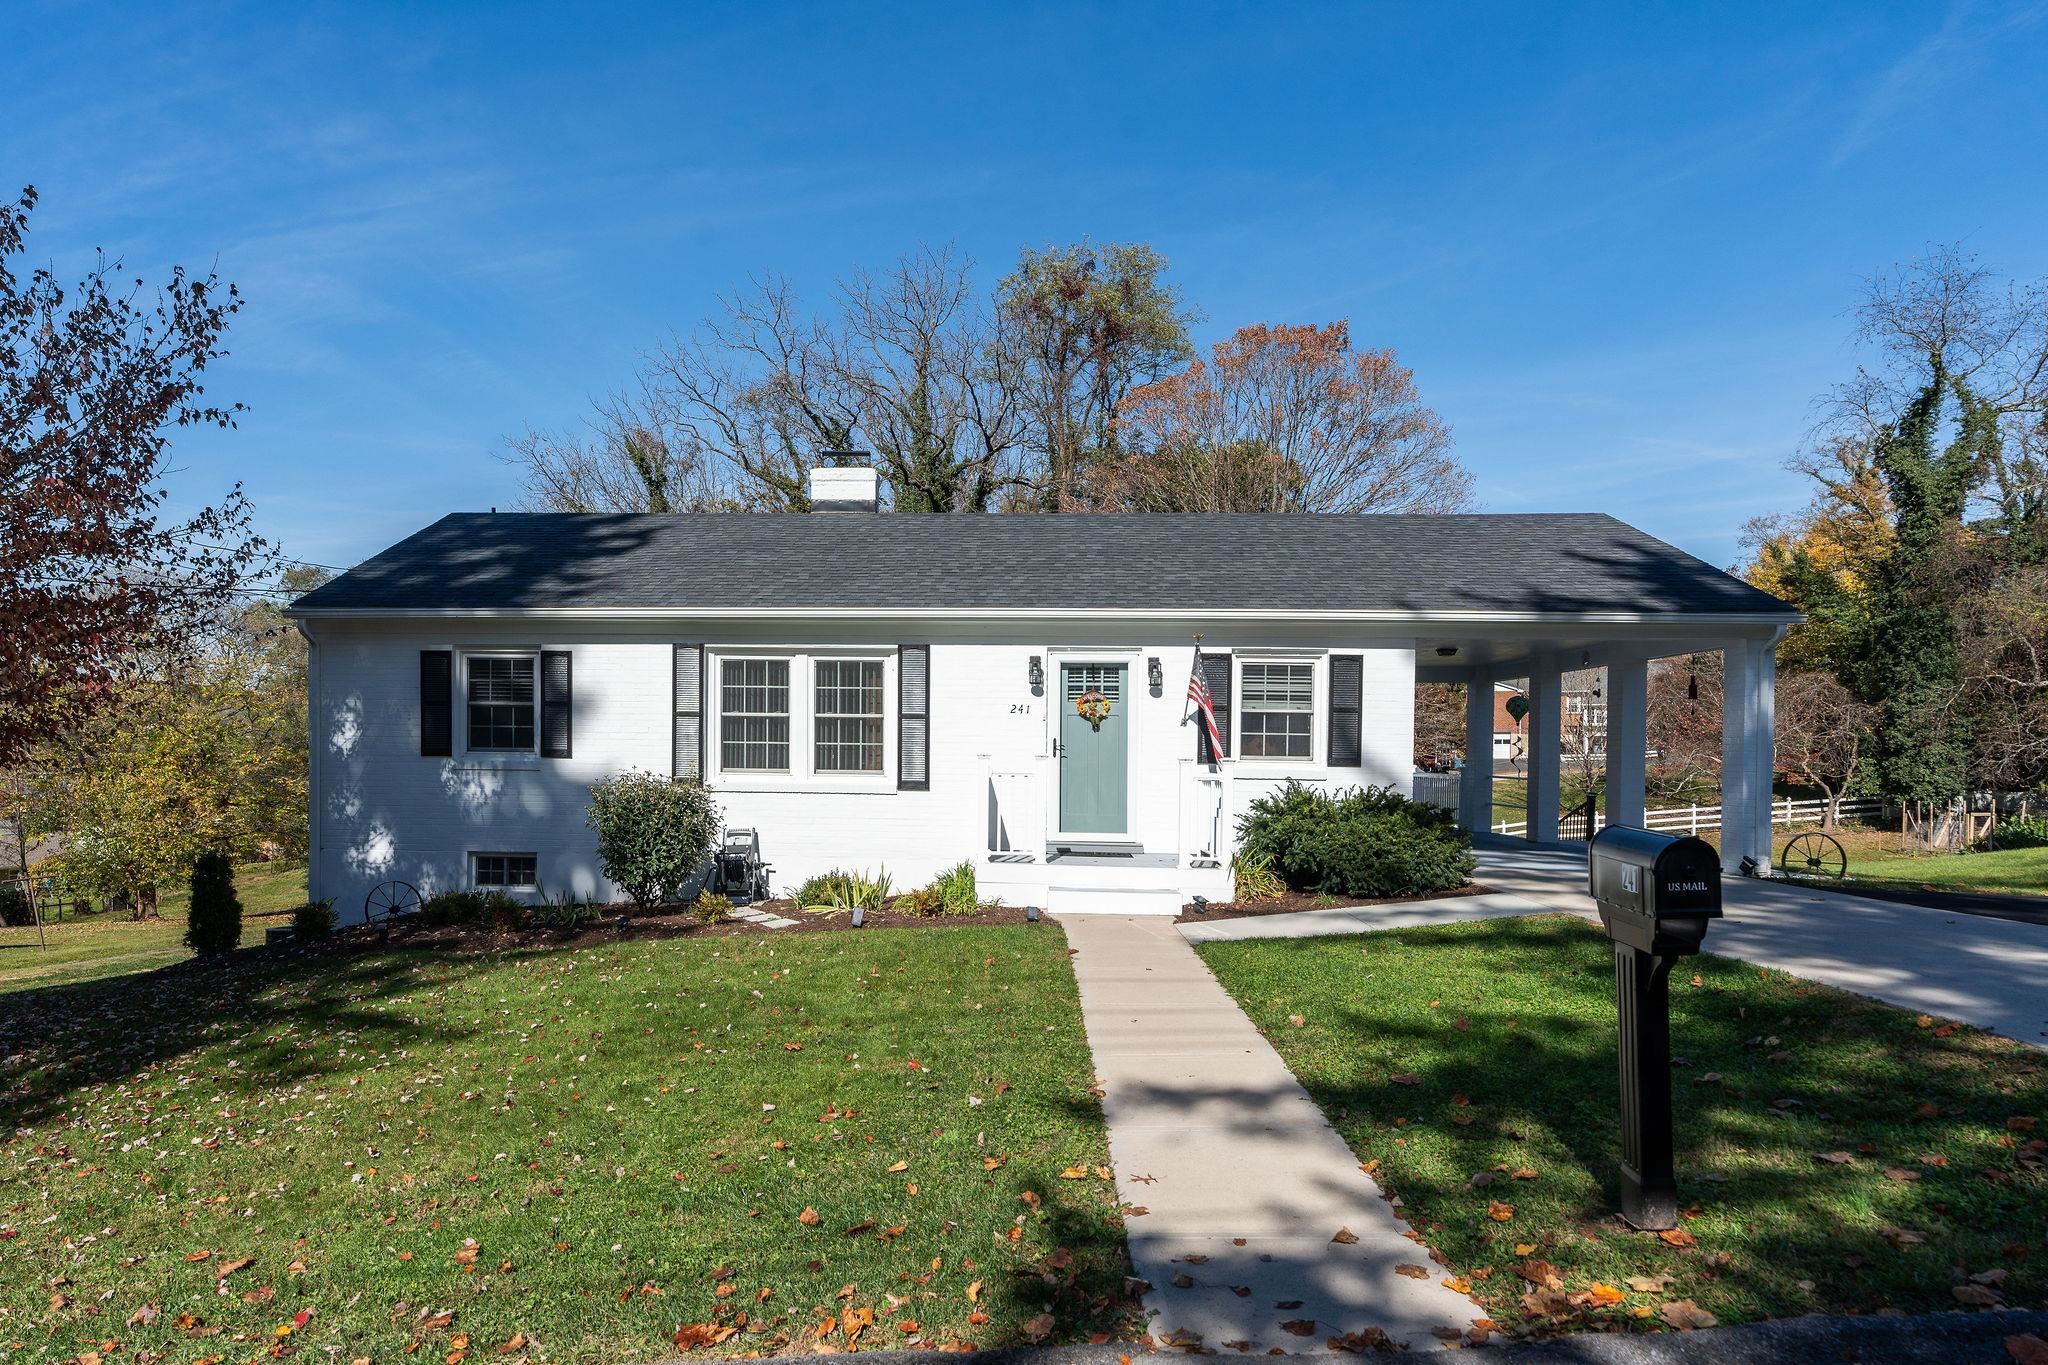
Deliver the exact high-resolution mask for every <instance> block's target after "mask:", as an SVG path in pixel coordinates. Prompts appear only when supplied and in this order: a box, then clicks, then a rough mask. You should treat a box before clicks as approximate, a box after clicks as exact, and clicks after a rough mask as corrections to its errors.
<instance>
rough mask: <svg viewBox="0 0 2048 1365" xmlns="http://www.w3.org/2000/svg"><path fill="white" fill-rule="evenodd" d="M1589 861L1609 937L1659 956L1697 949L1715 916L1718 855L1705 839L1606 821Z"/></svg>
mask: <svg viewBox="0 0 2048 1365" xmlns="http://www.w3.org/2000/svg"><path fill="white" fill-rule="evenodd" d="M1587 861H1588V862H1589V864H1590V868H1589V873H1590V876H1589V880H1590V881H1591V883H1592V886H1591V890H1592V893H1593V899H1594V901H1595V902H1596V903H1598V905H1599V906H1600V918H1601V920H1602V922H1604V923H1605V924H1606V925H1607V936H1608V937H1609V938H1611V939H1613V940H1614V941H1615V942H1616V943H1626V944H1628V945H1629V946H1630V947H1632V948H1637V949H1640V950H1641V951H1643V952H1646V953H1656V954H1659V955H1660V956H1662V955H1669V956H1674V957H1676V956H1682V955H1684V954H1686V953H1696V952H1698V951H1699V950H1700V941H1701V940H1702V939H1704V938H1705V937H1706V936H1707V921H1708V920H1710V919H1719V918H1720V917H1721V855H1720V854H1718V853H1716V852H1715V851H1714V846H1713V845H1712V844H1709V843H1708V842H1707V841H1706V840H1704V839H1695V838H1693V837H1691V836H1690V835H1683V834H1658V833H1657V832H1656V831H1654V830H1647V829H1631V828H1629V827H1628V826H1627V825H1609V826H1608V827H1607V828H1606V829H1603V830H1601V831H1600V832H1599V833H1598V834H1596V835H1594V836H1593V842H1592V844H1591V845H1590V851H1589V853H1588V858H1587Z"/></svg>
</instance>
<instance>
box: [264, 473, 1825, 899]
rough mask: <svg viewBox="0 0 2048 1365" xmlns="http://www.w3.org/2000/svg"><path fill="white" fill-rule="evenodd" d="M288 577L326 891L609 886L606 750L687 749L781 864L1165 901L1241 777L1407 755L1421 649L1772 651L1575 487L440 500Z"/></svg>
mask: <svg viewBox="0 0 2048 1365" xmlns="http://www.w3.org/2000/svg"><path fill="white" fill-rule="evenodd" d="M842 472H843V473H851V472H852V471H842ZM859 474H860V475H866V476H867V477H868V478H870V479H871V478H872V475H871V474H867V471H859ZM867 487H868V490H869V494H868V495H869V496H872V487H873V486H872V484H871V483H870V484H869V485H868V486H867ZM1561 581H1571V582H1573V583H1575V584H1576V589H1575V591H1574V592H1571V593H1565V594H1563V595H1561V594H1560V589H1559V584H1560V582H1561ZM1523 584H1526V585H1528V586H1526V587H1525V586H1522V585H1523ZM292 611H293V614H294V616H295V617H296V618H297V619H298V622H299V624H300V627H301V629H302V630H304V632H305V634H306V636H307V638H308V640H309V642H310V644H311V660H312V662H311V683H310V711H311V733H312V794H313V795H312V811H311V847H312V866H311V872H310V880H311V892H312V894H313V895H314V896H316V897H333V898H334V900H335V903H336V908H337V910H338V911H340V912H341V914H342V916H343V917H344V919H350V918H354V917H357V916H359V915H360V914H361V908H362V904H363V899H364V896H365V894H366V893H367V892H368V891H369V890H370V889H371V888H372V887H373V886H375V885H377V884H378V883H380V882H384V881H387V880H403V881H406V882H409V883H412V884H414V885H415V886H417V887H418V888H419V889H420V890H421V891H423V892H431V891H433V890H436V889H442V888H448V887H456V886H471V885H505V886H508V887H511V888H514V889H518V890H522V891H527V890H531V889H533V888H535V887H537V888H539V889H540V890H544V891H546V892H549V893H553V892H573V893H575V894H578V895H586V896H597V897H601V898H605V899H612V898H614V897H616V896H617V895H618V894H619V893H618V892H617V889H616V888H614V887H613V886H611V885H610V884H609V883H608V882H607V881H606V879H605V878H604V876H603V874H602V872H601V870H600V869H599V867H598V863H597V858H596V854H595V847H594V839H593V836H592V834H591V832H590V831H589V829H588V828H587V826H586V823H585V812H586V808H587V803H588V795H589V787H590V784H591V783H593V782H594V781H596V780H597V779H599V778H601V777H603V776H606V775H607V774H611V773H616V772H620V771H623V770H627V769H642V770H649V771H653V772H657V773H662V774H670V775H675V776H678V777H685V778H699V779H701V780H702V781H704V782H705V784H706V785H707V786H708V787H709V788H710V789H711V790H712V791H713V792H714V793H715V795H716V798H717V800H718V802H719V804H720V806H721V807H722V808H723V811H724V815H725V819H726V821H727V823H728V824H729V825H732V826H743V827H754V828H757V829H758V830H759V831H760V835H761V840H762V844H763V849H764V852H765V854H766V856H767V858H768V861H769V862H771V863H772V864H773V865H774V867H775V876H774V881H775V885H776V888H777V889H778V890H786V889H789V888H793V887H794V886H795V885H796V884H797V883H798V882H800V881H802V880H803V879H804V878H805V877H807V876H810V875H811V874H813V873H817V872H821V871H825V870H828V869H830V868H833V867H851V868H862V869H874V868H877V867H886V868H887V869H888V871H889V873H890V875H891V877H892V878H893V880H894V882H895V884H896V885H897V886H898V887H899V888H906V889H907V888H909V887H911V886H915V885H919V884H921V883H922V882H923V881H924V880H926V879H927V878H929V877H930V876H931V874H932V873H934V872H936V871H937V870H939V869H940V868H943V867H945V866H948V865H950V864H952V863H956V862H958V861H960V860H961V859H963V858H965V859H970V860H972V861H974V862H976V863H977V865H978V873H979V877H980V881H981V885H982V888H983V890H984V892H985V893H986V894H992V895H998V896H1001V897H1002V898H1003V899H1005V900H1007V901H1010V902H1012V903H1025V904H1038V905H1044V906H1048V907H1049V908H1051V909H1054V910H1066V911H1075V910H1092V909H1113V910H1120V911H1126V912H1132V911H1138V912H1142V911H1158V912H1162V913H1165V912H1170V911H1172V910H1175V909H1177V908H1178V907H1179V905H1180V904H1181V903H1182V902H1183V901H1185V900H1186V899H1187V898H1188V897H1190V896H1194V895H1205V896H1209V897H1211V898H1227V897H1228V895H1229V891H1230V874H1229V870H1228V864H1229V859H1230V853H1231V840H1232V833H1233V829H1234V825H1235V821H1236V817H1237V815H1238V814H1239V813H1240V812H1242V810H1243V809H1244V808H1245V806H1246V805H1247V804H1248V803H1249V802H1250V801H1251V800H1253V799H1255V798H1256V796H1257V795H1258V794H1260V793H1262V792H1265V791H1268V790H1271V789H1272V788H1274V787H1275V786H1277V785H1278V784H1280V783H1282V782H1284V781H1286V780H1288V779H1289V778H1294V779H1299V780H1302V781H1307V782H1313V783H1320V784H1326V785H1329V786H1333V787H1342V786H1351V785H1356V784H1361V783H1375V784H1381V785H1391V786H1396V787H1399V788H1402V789H1404V790H1405V789H1406V787H1407V784H1408V783H1409V781H1410V773H1411V758H1412V747H1413V728H1414V687H1415V683H1416V681H1417V678H1418V676H1424V677H1427V678H1430V679H1432V680H1442V679H1444V678H1446V676H1447V675H1448V676H1454V677H1456V678H1458V679H1461V680H1470V679H1475V678H1477V679H1478V681H1479V684H1480V685H1479V687H1478V688H1477V689H1475V695H1485V696H1487V697H1488V698H1489V700H1490V693H1491V691H1492V689H1491V687H1490V686H1488V685H1487V684H1488V683H1489V682H1490V679H1491V677H1495V676H1529V677H1530V678H1531V679H1532V694H1533V695H1532V700H1533V701H1534V702H1535V704H1536V705H1537V706H1538V708H1539V709H1540V707H1541V705H1542V702H1543V696H1542V692H1541V689H1542V678H1543V677H1544V676H1545V674H1544V668H1543V661H1544V660H1546V659H1547V660H1550V661H1551V667H1550V671H1549V674H1548V676H1549V677H1550V679H1551V695H1550V698H1549V704H1550V706H1551V707H1552V709H1553V710H1554V709H1555V708H1556V705H1557V699H1556V696H1555V678H1556V676H1557V671H1558V666H1559V663H1558V661H1560V660H1562V661H1563V662H1564V664H1566V665H1569V666H1577V665H1579V664H1580V662H1581V656H1583V657H1584V658H1586V659H1591V658H1592V654H1593V652H1594V651H1596V650H1597V651H1598V653H1599V654H1600V658H1599V660H1598V662H1600V663H1604V664H1607V665H1608V666H1609V668H1610V676H1611V677H1616V678H1617V682H1616V683H1615V690H1616V692H1617V694H1619V693H1621V692H1623V691H1625V690H1626V688H1627V682H1626V674H1627V671H1628V666H1629V661H1630V660H1633V661H1635V663H1636V665H1637V666H1640V664H1641V662H1642V661H1643V660H1645V659H1647V658H1648V657H1651V656H1653V655H1654V654H1657V653H1675V652H1680V651H1681V650H1683V651H1692V650H1697V649H1702V648H1712V647H1717V646H1719V645H1721V644H1722V643H1723V642H1726V643H1728V645H1729V646H1730V647H1731V649H1734V650H1737V651H1740V650H1744V649H1746V650H1748V651H1749V653H1748V654H1747V655H1744V656H1743V657H1745V658H1749V659H1759V658H1761V659H1767V658H1768V655H1769V650H1770V647H1771V645H1772V644H1773V643H1774V642H1775V640H1776V638H1777V636H1778V634H1780V633H1781V632H1782V629H1783V626H1784V624H1785V623H1786V622H1788V621H1791V620H1794V619H1796V617H1794V616H1793V615H1792V614H1791V613H1790V611H1789V610H1788V609H1787V608H1786V607H1785V606H1784V605H1783V604H1782V603H1779V602H1777V601H1776V600H1775V599H1772V598H1769V597H1767V596H1765V595H1764V594H1762V593H1759V592H1756V591H1755V590H1754V589H1751V588H1749V587H1747V586H1746V585H1743V584H1741V583H1739V582H1737V581H1736V580H1734V579H1731V578H1729V577H1727V576H1726V575H1723V574H1720V573H1719V572H1717V571H1716V570H1714V569H1712V568H1710V567H1709V566H1707V565H1705V564H1702V563H1701V562H1699V561H1698V560H1695V559H1692V558H1691V557H1689V556H1686V555H1684V554H1682V553H1680V552H1679V551H1677V550H1674V549H1672V548H1671V547H1670V546H1667V545H1663V544H1661V543H1660V542H1657V541H1654V540H1652V539H1650V538H1649V537H1647V536H1644V535H1642V534H1641V533H1640V532H1637V531H1634V530H1632V529H1631V528H1629V527H1626V526H1624V525H1622V524H1621V523H1619V522H1616V521H1614V520H1612V519H1611V518H1606V517H1597V516H1569V517H1552V516H1538V517H1497V516H1477V517H1266V516H1237V517H1231V516H1190V517H1174V516H1052V517H994V516H898V515H889V514H878V513H873V512H868V513H866V514H857V513H839V512H834V513H819V514H814V515H810V516H789V515H785V516H775V515H747V514H725V515H672V516H670V515H651V516H623V515H620V516H613V515H591V516H569V515H551V514H458V515H453V516H449V517H446V518H444V519H442V520H441V521H439V522H436V523H435V524H434V525H432V526H430V527H428V528H426V529H425V530H423V531H421V532H419V533H418V534H416V535H414V536H412V537H410V538H408V539H407V540H405V541H403V542H401V543H400V544H398V545H396V546H393V547H392V548H391V549H389V550H387V551H385V552H384V553H382V554H380V555H377V556H375V557H374V558H372V559H370V560H369V561H367V562H365V563H364V564H362V565H359V566H358V567H357V568H355V569H354V570H351V571H350V572H349V573H347V574H345V575H343V576H342V577H340V578H338V579H336V580H335V581H334V582H333V583H330V584H328V585H327V586H325V587H323V588H320V589H318V590H316V591H315V592H313V593H310V594H308V595H307V596H305V597H303V598H301V599H300V600H299V601H298V602H297V603H296V604H294V606H293V608H292ZM1197 637H1199V639H1200V644H1199V647H1198V646H1197V644H1196V639H1197ZM1198 654H1199V656H1200V667H1201V668H1202V670H1203V674H1204V677H1205V678H1206V680H1207V682H1208V684H1209V687H1210V689H1211V691H1212V692H1213V694H1214V696H1215V700H1216V712H1217V718H1218V720H1219V722H1220V724H1221V727H1222V730H1223V734H1224V737H1225V752H1224V753H1222V754H1220V755H1218V754H1211V753H1210V752H1208V748H1207V744H1206V741H1205V740H1203V739H1202V738H1201V730H1202V727H1201V725H1200V724H1199V723H1189V722H1188V720H1187V717H1188V710H1189V708H1188V706H1187V704H1186V700H1185V698H1186V694H1187V690H1188V681H1189V676H1190V673H1191V670H1192V669H1193V668H1194V667H1196V659H1197V655H1198ZM1735 657H1736V656H1735V654H1731V660H1733V659H1735ZM1418 659H1421V660H1423V661H1424V663H1423V665H1422V667H1421V668H1420V669H1419V668H1418ZM1532 661H1533V663H1534V665H1535V666H1533V667H1531V666H1530V664H1531V663H1532ZM1617 665H1620V666H1621V674H1619V675H1617V674H1616V673H1615V672H1614V669H1615V668H1616V666H1617ZM1517 668H1519V670H1520V671H1518V672H1510V671H1509V670H1514V669H1517ZM1753 671H1756V670H1755V668H1754V667H1753ZM1481 674H1485V675H1486V676H1484V677H1481V676H1480V675H1481ZM1757 676H1758V677H1759V678H1762V674H1761V672H1758V673H1757ZM1763 684H1764V687H1765V697H1764V700H1765V706H1766V709H1765V712H1764V714H1765V715H1767V714H1768V712H1767V688H1768V680H1767V679H1763ZM1730 691H1731V692H1734V691H1736V689H1733V688H1731V689H1730ZM1746 695H1749V696H1750V697H1751V698H1752V700H1754V699H1755V698H1756V696H1757V693H1756V691H1755V689H1752V690H1751V692H1750V693H1748V694H1746ZM1084 701H1085V702H1086V703H1087V704H1086V706H1085V707H1084V706H1083V705H1081V703H1083V702H1084ZM1616 705H1617V707H1621V706H1623V705H1624V703H1623V702H1622V700H1621V698H1620V696H1619V695H1617V697H1616ZM1083 710H1087V711H1089V712H1090V713H1091V714H1090V715H1083V714H1082V711H1083ZM1532 714H1534V713H1532ZM1741 720H1742V724H1741V734H1740V735H1739V736H1737V739H1738V740H1739V742H1740V743H1741V744H1742V745H1743V746H1744V748H1743V753H1744V754H1745V755H1747V756H1748V758H1747V761H1748V762H1749V763H1750V764H1751V766H1752V769H1755V767H1756V765H1757V764H1758V763H1759V762H1760V763H1761V769H1760V770H1761V772H1762V774H1763V776H1762V779H1761V780H1762V782H1763V790H1764V792H1765V794H1766V796H1767V795H1768V791H1769V762H1770V759H1769V747H1768V727H1767V724H1766V728H1765V730H1764V732H1763V733H1764V736H1765V738H1764V743H1763V747H1762V749H1761V751H1760V752H1759V750H1758V749H1757V746H1756V743H1755V731H1754V725H1755V723H1756V717H1755V715H1754V714H1753V712H1752V713H1746V714H1745V716H1744V717H1743V718H1741ZM1480 724H1481V725H1482V726H1483V728H1482V729H1480V730H1479V731H1477V732H1476V733H1479V734H1482V735H1487V734H1490V731H1491V725H1492V714H1491V710H1490V709H1487V710H1486V711H1485V712H1484V714H1483V717H1482V718H1481V721H1480ZM1483 744H1484V741H1483V740H1482V745H1483ZM1552 748H1553V751H1554V749H1555V746H1554V745H1553V746H1552ZM1482 752H1484V749H1483V748H1482ZM1635 752H1636V754H1637V755H1640V754H1641V752H1642V746H1641V745H1640V744H1637V745H1636V746H1635ZM1640 765H1641V760H1640V757H1638V759H1637V768H1638V771H1637V773H1636V774H1635V776H1636V790H1637V791H1638V793H1639V792H1640V779H1641V774H1640ZM1738 766H1739V765H1738ZM1554 767H1555V764H1554V760H1553V763H1552V768H1553V773H1552V779H1553V787H1552V790H1553V791H1554V777H1555V774H1554ZM1474 785H1475V786H1477V785H1479V784H1474ZM1620 785H1622V786H1623V787H1624V788H1625V787H1626V785H1627V784H1626V782H1622V783H1621V784H1620ZM1531 790H1532V798H1533V797H1534V796H1536V795H1537V794H1538V793H1539V792H1540V781H1539V778H1538V775H1537V774H1534V773H1532V775H1531ZM1477 795H1478V794H1477V793H1473V794H1470V798H1471V799H1476V798H1477ZM1624 797H1625V792H1624ZM1637 802H1638V806H1639V804H1640V796H1639V795H1638V797H1637ZM1534 804H1535V802H1534V800H1533V799H1532V809H1533V807H1534ZM1765 811H1766V813H1765V818H1766V819H1768V807H1767V804H1766V807H1765ZM1462 813H1463V814H1464V815H1465V816H1466V817H1467V818H1468V820H1469V821H1472V822H1473V823H1474V827H1475V828H1484V827H1485V823H1486V819H1485V812H1477V813H1476V815H1475V812H1473V811H1464V812H1462ZM1626 813H1627V811H1626V807H1625V806H1624V807H1623V808H1622V809H1621V814H1623V815H1626ZM1613 814H1614V812H1612V811H1611V812H1610V817H1612V815H1613ZM1542 825H1543V821H1541V820H1540V819H1538V820H1537V821H1535V822H1534V824H1533V826H1532V837H1537V838H1541V837H1544V836H1543V834H1542V833H1541V832H1540V828H1539V827H1540V826H1542ZM1736 828H1737V831H1738V833H1737V838H1738V840H1739V839H1740V837H1741V835H1740V829H1741V825H1740V822H1739V821H1738V822H1737V825H1736ZM1549 837H1551V838H1555V837H1556V827H1555V821H1554V820H1553V821H1552V822H1550V827H1549ZM1765 837H1766V839H1767V838H1768V827H1767V826H1766V827H1765Z"/></svg>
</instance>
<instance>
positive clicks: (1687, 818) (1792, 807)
mask: <svg viewBox="0 0 2048 1365" xmlns="http://www.w3.org/2000/svg"><path fill="white" fill-rule="evenodd" d="M1826 809H1827V802H1825V801H1820V800H1812V801H1794V800H1793V799H1791V798H1790V797H1782V798H1780V799H1779V800H1776V801H1773V802H1771V823H1772V824H1774V825H1808V824H1812V825H1817V824H1819V823H1820V817H1821V814H1822V812H1823V811H1825V810H1826ZM1883 813H1884V802H1883V801H1882V800H1881V799H1880V798H1878V797H1875V796H1864V797H1858V798H1856V799H1854V800H1849V801H1840V802H1837V803H1836V804H1835V816H1836V818H1837V819H1842V820H1874V819H1876V818H1877V817H1878V816H1880V815H1882V814H1883ZM1606 823H1607V821H1606V820H1605V819H1604V818H1602V817H1601V816H1600V815H1599V814H1598V813H1597V812H1596V813H1595V816H1594V824H1595V826H1596V827H1598V826H1604V825H1605V824H1606ZM1643 825H1644V827H1645V828H1648V829H1654V830H1661V831H1662V832H1664V833H1666V834H1698V833H1700V832H1701V831H1702V830H1710V829H1719V828H1721V808H1720V807H1719V806H1666V807H1664V808H1663V809H1661V810H1652V811H1644V812H1643ZM1528 830H1529V823H1528V821H1526V820H1513V821H1509V820H1502V821H1499V822H1497V823H1495V824H1494V826H1493V832H1494V833H1495V834H1526V833H1528Z"/></svg>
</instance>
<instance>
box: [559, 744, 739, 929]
mask: <svg viewBox="0 0 2048 1365" xmlns="http://www.w3.org/2000/svg"><path fill="white" fill-rule="evenodd" d="M720 818H721V817H720V815H719V810H718V804H717V803H716V802H714V801H713V800H712V799H711V794H710V793H709V792H707V791H705V790H704V787H703V784H702V783H698V782H678V781H675V780H674V779H671V778H666V777H661V776H658V775H656V774H654V773H645V772H630V773H621V774H620V775H619V776H617V777H608V778H606V779H605V780H604V781H602V782H599V783H598V784H597V785H596V786H594V787H592V788H591V789H590V827H591V828H592V829H594V830H596V831H597V857H598V861H599V863H601V864H602V865H603V867H604V875H605V876H607V877H609V878H611V879H612V880H613V881H614V882H616V883H618V885H620V886H621V887H624V888H625V891H626V894H627V895H628V896H631V897H632V898H633V903H634V904H635V905H637V906H639V907H640V908H641V909H642V910H651V909H653V908H654V907H655V906H657V905H659V904H661V902H663V901H665V900H671V899H673V898H674V897H675V896H676V895H677V893H679V892H680V891H681V890H682V889H683V887H684V886H685V885H687V884H688V883H689V881H690V879H691V878H693V877H695V876H696V875H697V874H698V873H699V872H701V871H702V870H703V869H704V864H705V860H706V859H707V858H709V857H710V855H711V845H712V840H713V839H715V838H716V837H717V835H718V827H719V823H720Z"/></svg>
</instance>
